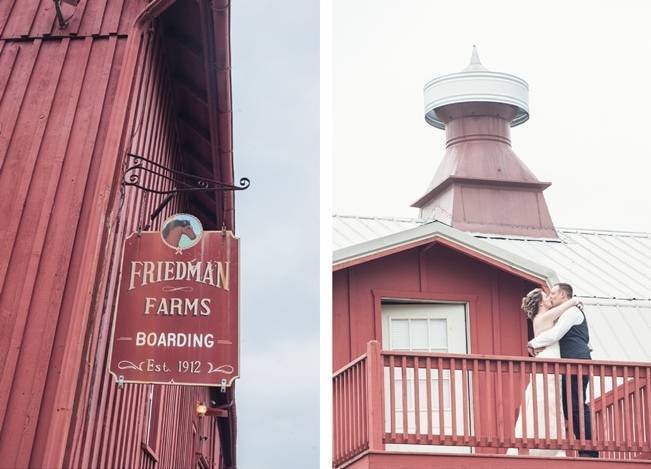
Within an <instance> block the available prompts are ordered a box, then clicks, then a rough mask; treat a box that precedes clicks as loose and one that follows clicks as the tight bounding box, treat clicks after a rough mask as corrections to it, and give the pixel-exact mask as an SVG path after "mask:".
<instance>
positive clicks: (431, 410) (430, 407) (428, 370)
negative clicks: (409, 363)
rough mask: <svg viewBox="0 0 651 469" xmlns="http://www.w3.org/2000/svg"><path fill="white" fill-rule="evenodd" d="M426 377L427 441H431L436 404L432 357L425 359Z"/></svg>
mask: <svg viewBox="0 0 651 469" xmlns="http://www.w3.org/2000/svg"><path fill="white" fill-rule="evenodd" d="M425 379H426V380H427V441H428V442H429V443H431V442H432V415H433V414H434V406H433V405H432V360H431V359H430V357H427V359H426V360H425Z"/></svg>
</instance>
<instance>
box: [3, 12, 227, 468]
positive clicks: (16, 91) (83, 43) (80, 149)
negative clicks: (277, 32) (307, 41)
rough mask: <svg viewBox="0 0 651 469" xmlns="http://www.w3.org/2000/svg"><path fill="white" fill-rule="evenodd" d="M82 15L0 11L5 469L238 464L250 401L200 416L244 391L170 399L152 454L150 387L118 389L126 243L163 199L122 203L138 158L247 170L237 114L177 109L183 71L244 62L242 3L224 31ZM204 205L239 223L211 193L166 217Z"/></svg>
mask: <svg viewBox="0 0 651 469" xmlns="http://www.w3.org/2000/svg"><path fill="white" fill-rule="evenodd" d="M201 3H205V2H201ZM73 11H74V15H72V17H71V19H70V22H69V25H68V26H67V28H65V29H59V27H58V25H56V21H55V16H54V4H53V2H47V1H39V0H24V1H23V0H21V1H16V0H14V1H6V2H0V124H1V125H0V213H1V214H2V216H3V219H4V220H5V223H4V225H3V226H2V228H0V259H2V261H0V289H1V292H0V309H1V311H2V316H1V317H0V321H2V324H1V327H0V356H3V357H6V358H4V361H3V366H2V370H1V374H0V461H1V463H0V465H2V466H3V467H5V466H8V467H27V466H30V467H60V466H62V465H66V466H74V467H115V466H126V467H138V466H141V465H142V467H153V466H154V465H155V464H158V465H161V466H168V467H181V466H187V465H196V464H198V463H199V461H201V460H205V461H209V462H210V464H215V465H217V466H218V465H219V464H234V444H235V438H234V429H235V422H234V418H235V417H234V415H235V413H234V406H231V407H230V408H229V409H230V410H229V418H227V419H219V420H220V422H219V423H218V425H217V426H216V425H214V423H215V419H214V418H204V419H203V420H201V419H198V417H196V416H195V415H194V406H195V404H196V402H197V401H203V402H209V400H210V398H211V397H213V398H216V399H217V400H220V401H224V402H222V403H232V397H233V391H232V390H229V392H227V393H226V395H217V396H210V394H209V391H208V389H207V388H200V387H197V388H184V389H180V388H164V389H163V390H161V391H160V392H158V393H156V399H158V402H157V403H156V405H155V406H154V407H155V408H156V409H157V413H156V416H157V417H156V418H157V419H158V420H157V421H158V422H159V425H158V431H157V432H156V437H155V442H153V444H154V446H156V445H157V447H155V448H152V449H153V451H150V450H149V449H147V445H141V441H142V438H143V431H144V426H145V415H146V408H147V407H146V406H147V395H148V390H149V389H150V387H149V385H126V386H125V387H124V388H123V389H118V388H117V387H116V386H115V385H114V384H113V383H112V382H111V380H110V376H109V374H108V372H107V369H106V351H107V350H106V349H107V347H106V346H107V341H106V338H107V335H108V332H109V327H110V318H111V312H112V310H113V305H114V302H115V294H116V279H117V273H118V270H117V265H118V264H117V260H118V259H119V256H120V254H121V249H120V246H121V244H122V240H123V239H124V237H125V236H126V235H127V234H128V233H130V232H131V231H133V230H135V229H136V227H137V226H138V225H143V224H145V223H147V222H148V221H147V217H148V214H149V213H151V211H152V210H153V208H154V207H155V206H156V205H158V203H160V197H144V196H143V195H142V194H141V193H137V192H136V191H133V190H131V189H129V190H127V191H126V192H125V194H124V199H123V200H121V193H120V186H119V180H120V171H121V166H122V163H123V158H124V154H125V152H126V151H132V152H134V153H139V154H146V155H147V156H148V157H150V158H152V159H154V160H156V161H159V162H161V163H164V164H170V165H175V166H176V167H177V168H183V169H186V170H188V171H190V172H195V173H202V174H205V175H206V176H210V177H222V178H223V180H228V178H229V177H230V179H231V180H232V174H230V175H229V174H224V171H222V172H221V173H219V174H215V173H214V171H212V170H210V168H211V167H212V166H213V162H214V159H215V158H217V159H218V161H217V162H215V163H216V165H217V166H218V167H221V166H223V167H224V168H226V171H227V170H228V169H229V168H230V171H231V172H232V161H230V158H231V157H232V156H231V153H230V146H229V145H230V135H231V130H230V114H228V113H227V114H224V116H223V117H222V126H221V127H218V128H209V126H208V125H207V124H206V122H207V121H208V118H207V117H206V116H208V115H209V114H210V113H217V110H216V109H209V107H208V106H209V105H210V103H207V104H206V105H204V106H203V109H202V108H201V105H197V106H196V107H195V110H196V111H197V112H196V114H192V115H196V116H198V117H197V119H196V120H194V121H193V122H191V123H190V124H189V125H185V127H184V128H183V129H182V128H181V127H182V125H181V121H182V118H183V116H182V115H180V113H179V112H178V106H177V104H178V103H179V102H180V101H182V98H181V97H180V96H179V95H180V91H179V90H180V89H182V88H183V87H185V86H187V82H185V81H183V79H182V78H179V76H178V74H177V73H176V72H177V71H179V70H184V72H185V73H186V74H187V75H190V76H194V77H201V76H203V77H207V76H208V75H211V74H212V69H210V68H207V67H205V64H206V63H212V62H213V61H214V60H215V57H219V58H222V57H224V56H229V40H228V34H227V33H226V34H224V32H223V31H222V30H223V29H224V27H225V25H227V23H228V16H229V10H228V6H227V5H223V8H222V9H221V10H220V12H219V14H220V15H221V16H220V17H219V21H220V22H221V23H220V24H219V25H217V24H216V23H215V18H216V17H217V16H216V14H213V13H211V11H210V8H203V10H201V11H204V14H203V15H202V14H201V11H200V9H199V7H198V5H197V4H196V3H195V2H174V1H173V0H163V1H160V0H154V1H152V2H145V1H143V0H86V1H84V0H82V1H81V2H80V4H79V5H78V6H77V7H76V8H72V7H70V6H67V5H64V15H65V16H69V15H70V14H71V13H72V12H73ZM208 14H209V16H206V15H208ZM154 19H156V22H153V23H152V22H151V21H152V20H154ZM199 21H205V22H206V24H207V25H209V26H210V27H211V28H214V29H215V31H216V30H217V29H219V31H218V32H216V33H215V35H214V36H213V37H211V38H210V43H209V44H206V43H204V41H206V40H208V38H202V37H201V36H200V35H199V34H198V33H196V27H195V26H196V24H197V22H199ZM161 25H163V26H165V27H164V28H162V27H160V26H161ZM172 28H176V29H175V32H176V33H177V34H179V35H181V36H182V37H188V38H189V39H190V42H192V43H194V44H198V45H199V47H198V48H197V54H198V56H199V58H200V60H199V65H196V66H195V65H193V66H191V67H187V68H186V69H184V67H183V64H181V63H180V62H178V60H181V58H180V57H179V56H177V55H174V54H170V53H169V50H168V49H169V48H170V47H171V45H170V44H171V42H172V41H173V39H172V37H171V33H170V34H168V33H167V31H170V30H171V29H172ZM163 30H165V31H166V32H165V33H163ZM166 51H167V52H166ZM209 51H210V52H209ZM208 53H212V54H213V56H212V57H209V58H204V57H205V56H206V55H207V54H208ZM221 63H223V60H222V61H221ZM228 74H229V72H228V71H222V73H221V74H220V75H219V77H218V78H217V80H215V81H214V82H213V83H210V84H208V82H207V80H206V79H205V78H204V79H201V78H200V79H199V82H198V83H197V86H196V87H195V88H193V90H194V92H195V93H196V94H198V95H199V96H203V95H205V94H206V93H207V91H206V89H207V87H209V86H210V87H211V91H210V92H211V93H212V94H213V95H214V96H215V97H216V98H217V99H223V98H219V96H220V94H224V93H225V94H227V95H228V96H229V97H230V77H228V79H226V78H227V75H228ZM200 101H201V100H200ZM227 102H228V103H230V101H229V100H227ZM228 107H229V106H227V105H225V107H224V108H223V109H226V108H228ZM229 110H230V109H227V111H229ZM201 129H209V130H208V132H204V133H203V137H202V138H203V140H202V143H201V145H200V147H199V148H198V149H194V148H193V147H192V141H193V138H192V137H191V133H192V132H195V133H196V132H197V131H198V132H200V133H201V132H202V130H201ZM219 133H224V134H225V135H226V137H224V138H222V137H221V136H220V135H218V134H219ZM218 145H219V148H220V152H218V153H214V152H213V150H212V149H213V147H216V146H218ZM193 150H196V151H194V152H193ZM222 158H228V159H229V161H227V162H225V161H223V160H222ZM185 165H191V166H192V167H191V168H187V167H186V166H185ZM205 167H207V168H209V170H208V171H205V170H204V169H203V168H205ZM151 182H152V183H154V184H157V185H159V186H160V185H161V184H162V181H151ZM222 198H223V197H221V196H220V197H219V199H222ZM191 208H192V209H193V210H195V211H196V212H197V215H198V216H199V217H200V218H201V220H202V222H203V224H204V226H206V227H207V228H208V229H211V228H212V229H214V228H221V227H222V225H226V226H227V227H228V228H231V227H232V213H230V214H227V213H225V208H224V205H223V204H218V203H217V199H215V198H212V197H210V196H192V197H183V198H178V199H175V200H174V201H173V202H172V203H171V204H170V205H169V206H168V207H166V209H165V210H164V212H163V213H161V215H160V217H161V218H164V217H165V216H166V215H168V214H170V213H172V212H174V211H179V209H191ZM156 223H158V222H156ZM155 225H156V224H154V227H155ZM222 421H223V422H222ZM217 428H219V431H218V430H217ZM54 436H56V437H54ZM200 436H208V437H209V439H208V440H200V439H199V437H200ZM219 438H222V441H221V443H223V444H220V441H219ZM196 452H198V453H201V454H202V455H203V456H202V457H199V458H198V459H197V456H196V454H195V453H196ZM154 453H156V454H154ZM202 458H203V459H202ZM155 461H158V462H157V463H155Z"/></svg>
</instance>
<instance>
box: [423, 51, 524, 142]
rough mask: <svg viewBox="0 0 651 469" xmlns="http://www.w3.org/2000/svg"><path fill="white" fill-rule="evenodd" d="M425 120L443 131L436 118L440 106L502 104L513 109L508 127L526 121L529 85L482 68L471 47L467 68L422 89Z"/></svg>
mask: <svg viewBox="0 0 651 469" xmlns="http://www.w3.org/2000/svg"><path fill="white" fill-rule="evenodd" d="M424 91H425V120H426V121H427V123H428V124H430V125H432V126H434V127H436V128H439V129H445V122H444V121H443V120H442V119H441V117H440V116H439V115H437V109H439V108H441V107H442V106H447V105H450V104H457V103H477V102H485V103H501V104H507V105H510V106H513V107H514V108H515V113H514V117H513V118H512V119H511V120H510V124H511V127H514V126H516V125H519V124H522V123H523V122H525V121H526V120H527V119H529V85H528V84H527V82H526V81H524V80H523V79H522V78H518V77H516V76H515V75H510V74H508V73H501V72H492V71H490V70H488V69H487V68H486V67H484V66H483V65H482V63H481V62H480V60H479V54H478V53H477V47H475V46H473V47H472V57H471V59H470V64H469V65H468V66H467V67H466V68H465V69H463V70H462V71H461V72H458V73H452V74H449V75H443V76H440V77H438V78H434V79H433V80H431V81H430V82H428V83H427V84H426V85H425V90H424Z"/></svg>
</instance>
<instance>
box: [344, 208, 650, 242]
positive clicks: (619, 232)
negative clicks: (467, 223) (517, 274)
mask: <svg viewBox="0 0 651 469" xmlns="http://www.w3.org/2000/svg"><path fill="white" fill-rule="evenodd" d="M332 217H333V218H352V219H360V220H382V221H400V222H409V223H430V222H433V221H437V220H436V218H415V217H411V218H410V217H389V216H369V215H341V214H336V213H335V214H333V215H332ZM555 228H556V229H557V230H558V231H560V232H562V233H570V234H571V233H577V234H593V235H604V236H608V235H613V234H617V235H620V236H621V235H629V236H633V237H644V238H651V232H646V231H631V230H607V229H602V228H563V227H560V226H555ZM472 234H473V235H475V236H477V235H479V236H486V237H508V238H510V239H540V238H532V237H529V236H515V235H499V234H495V233H479V232H472Z"/></svg>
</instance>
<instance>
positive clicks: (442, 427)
mask: <svg viewBox="0 0 651 469" xmlns="http://www.w3.org/2000/svg"><path fill="white" fill-rule="evenodd" d="M437 366H438V373H437V376H438V378H439V385H438V391H439V438H440V440H439V441H442V440H444V439H445V436H444V435H445V402H444V401H443V359H442V358H441V357H439V358H438V362H437Z"/></svg>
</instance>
